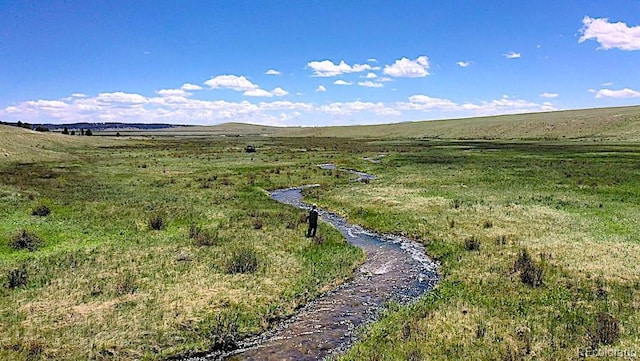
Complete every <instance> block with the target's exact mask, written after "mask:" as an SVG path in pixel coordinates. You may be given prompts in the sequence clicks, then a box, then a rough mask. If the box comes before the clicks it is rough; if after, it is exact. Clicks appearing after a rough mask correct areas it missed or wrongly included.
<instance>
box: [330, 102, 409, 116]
mask: <svg viewBox="0 0 640 361" xmlns="http://www.w3.org/2000/svg"><path fill="white" fill-rule="evenodd" d="M319 110H320V111H321V112H324V113H328V114H331V115H351V114H353V113H360V112H367V111H368V112H373V113H374V114H376V115H400V114H402V113H401V112H400V111H398V110H396V109H393V108H392V107H389V106H387V105H386V104H384V103H382V102H377V103H372V102H361V101H355V102H344V103H343V102H335V103H330V104H327V105H323V106H321V107H320V108H319Z"/></svg>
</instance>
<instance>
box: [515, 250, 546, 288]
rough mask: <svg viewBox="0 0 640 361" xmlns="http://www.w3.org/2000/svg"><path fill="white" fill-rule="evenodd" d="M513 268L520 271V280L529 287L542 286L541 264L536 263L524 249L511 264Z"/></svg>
mask: <svg viewBox="0 0 640 361" xmlns="http://www.w3.org/2000/svg"><path fill="white" fill-rule="evenodd" d="M513 270H514V271H515V272H520V281H522V283H524V284H526V285H529V286H531V287H540V286H542V266H540V265H538V264H536V262H535V261H534V260H533V259H532V258H531V255H529V252H528V251H527V250H526V249H523V250H522V251H520V255H519V256H518V259H517V260H516V262H515V263H514V264H513Z"/></svg>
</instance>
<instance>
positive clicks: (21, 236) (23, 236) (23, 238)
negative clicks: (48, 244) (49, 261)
mask: <svg viewBox="0 0 640 361" xmlns="http://www.w3.org/2000/svg"><path fill="white" fill-rule="evenodd" d="M43 244H44V242H43V241H42V240H41V239H40V237H38V236H37V235H36V234H34V233H32V232H29V231H27V230H25V229H23V230H21V231H20V232H19V233H18V234H16V235H15V236H13V238H12V239H11V241H10V242H9V246H11V247H12V248H14V249H17V250H22V249H27V250H29V251H30V252H33V251H35V250H37V249H38V248H40V247H41V246H42V245H43Z"/></svg>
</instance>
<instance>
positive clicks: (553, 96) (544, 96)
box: [540, 93, 560, 98]
mask: <svg viewBox="0 0 640 361" xmlns="http://www.w3.org/2000/svg"><path fill="white" fill-rule="evenodd" d="M559 96H560V94H558V93H542V94H540V97H541V98H557V97H559Z"/></svg>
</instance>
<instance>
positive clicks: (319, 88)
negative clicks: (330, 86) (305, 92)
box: [316, 85, 327, 92]
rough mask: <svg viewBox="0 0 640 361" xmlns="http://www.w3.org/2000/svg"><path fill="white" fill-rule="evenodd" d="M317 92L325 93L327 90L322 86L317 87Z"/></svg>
mask: <svg viewBox="0 0 640 361" xmlns="http://www.w3.org/2000/svg"><path fill="white" fill-rule="evenodd" d="M316 91H317V92H326V91H327V88H325V86H324V85H318V87H317V88H316Z"/></svg>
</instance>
